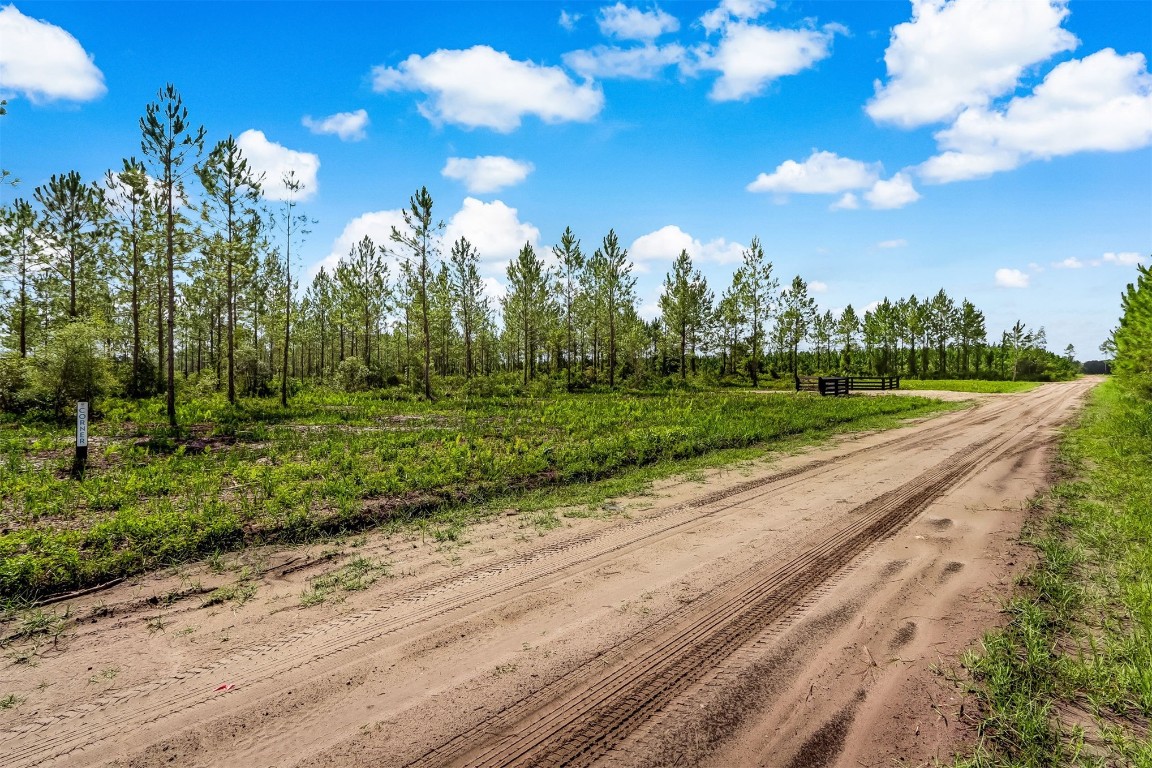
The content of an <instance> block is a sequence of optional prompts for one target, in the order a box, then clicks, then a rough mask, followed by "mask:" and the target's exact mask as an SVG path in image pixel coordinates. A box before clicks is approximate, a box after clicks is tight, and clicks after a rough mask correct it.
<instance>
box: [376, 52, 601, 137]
mask: <svg viewBox="0 0 1152 768" xmlns="http://www.w3.org/2000/svg"><path fill="white" fill-rule="evenodd" d="M372 85H373V88H374V89H375V90H376V91H377V92H381V93H382V92H386V91H419V92H421V93H424V94H426V95H427V96H428V97H429V98H428V101H425V102H424V103H422V104H420V106H419V109H420V113H421V114H422V115H424V117H426V118H428V119H429V120H430V121H432V122H433V123H437V124H440V123H453V124H456V125H461V126H464V127H466V128H491V129H493V130H496V131H500V132H502V133H507V132H510V131H513V130H515V129H516V128H518V127H519V126H520V122H521V120H522V119H523V118H524V116H525V115H535V116H537V117H538V118H540V119H541V120H543V121H544V122H546V123H561V122H567V121H578V122H586V121H589V120H591V119H592V118H594V117H595V116H596V115H597V114H599V113H600V110H601V109H602V108H603V106H604V94H603V93H602V92H601V91H600V89H599V87H598V86H597V85H596V84H595V83H590V82H585V83H582V84H577V83H575V82H573V81H572V79H571V78H569V77H568V75H567V74H566V73H565V72H564V70H562V69H560V68H559V67H549V66H543V65H540V64H535V63H533V62H531V61H517V60H516V59H513V58H511V57H510V56H509V55H508V54H507V53H504V52H503V51H496V50H493V49H492V48H490V47H488V46H486V45H477V46H473V47H472V48H468V49H466V50H438V51H436V52H434V53H431V54H429V55H427V56H419V55H416V54H412V55H411V56H409V57H408V58H407V59H405V60H404V61H402V62H400V63H399V64H398V65H396V66H395V67H384V66H378V67H375V68H373V70H372Z"/></svg>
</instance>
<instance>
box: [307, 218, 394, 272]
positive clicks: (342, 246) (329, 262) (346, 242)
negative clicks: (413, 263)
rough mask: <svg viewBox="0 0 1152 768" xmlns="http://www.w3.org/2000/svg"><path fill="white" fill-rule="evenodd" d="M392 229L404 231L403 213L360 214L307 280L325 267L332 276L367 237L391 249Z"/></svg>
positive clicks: (313, 266) (314, 266) (312, 268)
mask: <svg viewBox="0 0 1152 768" xmlns="http://www.w3.org/2000/svg"><path fill="white" fill-rule="evenodd" d="M392 227H396V228H397V229H399V230H401V231H404V214H403V212H402V211H400V210H395V211H369V212H368V213H362V214H360V215H359V216H357V217H356V218H354V219H352V220H351V221H349V222H348V223H347V224H345V225H344V231H343V232H341V233H340V236H339V237H337V238H336V240H335V241H334V242H333V243H332V248H331V250H330V251H329V253H328V255H327V256H325V257H324V258H323V259H321V260H320V261H318V262H316V263H315V264H313V265H312V266H311V267H310V268H309V269H308V270H307V272H306V277H307V279H308V280H311V279H312V278H313V277H315V276H316V273H317V272H319V271H320V267H324V268H325V269H326V270H328V273H329V274H331V273H332V272H333V271H334V270H335V269H336V265H337V264H338V263H339V262H340V259H342V258H343V257H345V256H347V255H348V251H350V250H351V249H352V247H353V246H354V245H356V243H358V242H360V241H361V240H363V239H364V238H365V237H370V238H372V242H374V243H376V245H378V246H380V247H382V248H389V247H391V245H392V240H391V238H392ZM393 276H395V269H393Z"/></svg>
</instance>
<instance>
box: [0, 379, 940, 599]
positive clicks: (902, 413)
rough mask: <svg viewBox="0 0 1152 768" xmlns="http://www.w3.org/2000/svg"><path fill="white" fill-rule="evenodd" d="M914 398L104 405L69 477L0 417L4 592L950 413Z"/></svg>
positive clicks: (55, 437) (28, 428) (57, 432)
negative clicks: (172, 420)
mask: <svg viewBox="0 0 1152 768" xmlns="http://www.w3.org/2000/svg"><path fill="white" fill-rule="evenodd" d="M945 407H948V406H945V405H943V404H941V403H938V402H935V401H930V400H927V399H923V398H917V397H899V398H896V397H880V398H877V397H852V398H819V397H815V396H808V395H800V396H796V395H764V394H756V393H750V392H731V391H726V392H713V391H707V392H701V391H682V392H681V391H678V392H673V393H667V394H643V393H639V394H621V393H612V394H604V395H600V394H578V395H564V394H562V395H550V396H548V397H547V398H546V399H544V398H528V397H508V398H503V397H500V398H463V397H446V398H443V399H441V400H438V401H435V402H427V401H423V400H416V399H412V398H410V397H408V396H406V395H396V396H394V397H391V398H390V397H388V396H381V395H380V394H379V393H377V394H371V393H358V394H343V393H336V392H329V391H325V390H310V391H305V392H302V393H301V394H300V395H298V396H297V397H295V398H294V400H293V402H292V404H291V406H290V407H288V408H282V407H280V405H279V403H278V402H277V401H276V400H275V399H267V400H245V401H243V402H242V404H240V405H239V406H236V407H230V406H228V405H227V403H226V402H225V401H224V400H223V399H222V398H220V397H215V398H198V399H192V400H189V401H186V402H183V403H181V405H180V411H179V419H180V423H181V424H185V425H190V426H188V427H186V428H184V429H183V430H182V432H181V433H180V434H179V435H176V436H173V435H171V434H170V433H169V432H168V431H167V430H166V429H165V428H164V426H163V424H164V411H163V408H164V404H163V402H162V401H161V400H159V399H155V400H147V401H126V400H108V401H105V402H104V403H103V404H102V406H101V410H102V414H101V416H100V418H99V419H98V420H95V421H94V422H93V423H92V425H91V428H90V432H89V466H88V471H87V473H86V475H85V477H84V479H83V480H82V481H75V480H72V479H70V478H69V472H68V470H69V468H70V465H71V460H72V444H73V433H72V431H71V430H70V429H68V428H61V427H58V426H55V425H49V424H45V423H19V422H6V423H0V472H2V475H3V482H2V484H0V488H2V491H0V531H2V532H0V597H3V598H7V599H13V598H30V597H35V596H40V595H45V594H49V593H53V592H60V591H64V590H68V589H74V588H79V587H84V586H88V585H93V584H98V583H101V582H103V581H106V580H109V579H112V578H115V577H118V576H123V575H127V574H132V573H136V572H140V571H142V570H145V569H148V568H153V567H157V566H163V565H171V564H176V563H179V562H182V561H186V560H188V559H191V558H195V557H197V556H203V555H205V554H209V553H212V552H218V551H224V550H230V549H236V548H240V547H243V546H246V545H249V544H255V543H269V542H294V541H306V540H311V539H314V538H316V537H323V536H328V535H333V534H338V533H341V532H346V531H352V530H357V529H363V528H366V527H370V526H373V525H380V524H402V523H404V521H412V520H420V519H422V518H423V517H424V516H426V515H428V514H430V513H432V512H434V511H436V510H439V509H444V508H446V507H459V506H465V505H469V506H470V505H478V504H482V503H485V502H491V501H493V500H497V499H503V498H509V497H515V496H517V495H518V494H524V493H526V492H531V491H537V490H539V489H542V488H560V487H566V486H569V485H572V484H581V483H586V482H590V481H596V480H602V479H604V478H612V477H615V476H619V475H620V474H622V473H626V472H628V471H630V470H634V469H635V468H637V467H651V466H653V465H659V464H664V465H666V466H667V468H668V472H669V473H671V472H673V471H675V470H676V468H677V466H678V465H677V462H682V461H683V460H686V459H691V458H693V457H700V456H703V455H708V454H710V453H712V452H717V451H728V450H732V449H746V448H750V447H768V446H771V444H772V443H773V442H774V441H779V440H781V439H783V438H787V437H790V436H797V435H812V436H816V435H820V434H826V433H829V432H835V431H844V430H850V429H854V428H864V427H873V426H877V425H878V424H879V423H880V422H881V421H883V420H885V419H887V420H889V421H892V420H893V417H914V416H918V415H921V414H924V413H928V412H930V411H933V410H939V409H941V408H945Z"/></svg>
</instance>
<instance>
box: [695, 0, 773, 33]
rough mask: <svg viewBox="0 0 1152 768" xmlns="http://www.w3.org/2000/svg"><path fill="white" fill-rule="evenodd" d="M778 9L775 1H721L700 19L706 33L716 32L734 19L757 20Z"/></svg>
mask: <svg viewBox="0 0 1152 768" xmlns="http://www.w3.org/2000/svg"><path fill="white" fill-rule="evenodd" d="M775 7H776V3H775V2H774V0H721V1H720V5H718V6H716V7H715V8H713V9H712V10H710V11H708V12H707V13H705V14H704V15H703V16H701V17H700V24H701V25H702V26H703V27H704V30H705V31H706V32H709V33H711V32H715V31H716V30H718V29H720V28H721V27H723V26H724V25H725V24H727V23H728V22H729V21H731V20H732V19H741V20H748V19H755V18H759V17H760V16H761V15H763V14H764V12H765V11H768V10H771V9H772V8H775Z"/></svg>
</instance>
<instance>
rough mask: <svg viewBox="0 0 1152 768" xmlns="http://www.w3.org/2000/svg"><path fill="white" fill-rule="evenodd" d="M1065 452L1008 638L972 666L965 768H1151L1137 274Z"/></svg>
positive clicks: (1148, 411) (1142, 340)
mask: <svg viewBox="0 0 1152 768" xmlns="http://www.w3.org/2000/svg"><path fill="white" fill-rule="evenodd" d="M1112 342H1113V345H1114V348H1115V351H1116V362H1115V370H1116V371H1117V375H1116V376H1115V377H1113V378H1112V379H1111V380H1109V381H1108V382H1106V383H1105V384H1103V385H1101V386H1100V387H1097V388H1096V390H1095V391H1094V392H1093V394H1092V396H1091V399H1090V401H1089V403H1088V405H1087V407H1086V409H1085V410H1084V412H1083V413H1082V415H1081V417H1080V419H1079V422H1078V424H1077V425H1076V426H1075V427H1073V428H1072V429H1070V430H1069V432H1068V433H1067V434H1066V436H1065V438H1064V440H1063V442H1062V445H1061V451H1060V472H1061V476H1062V478H1061V480H1060V482H1059V483H1058V484H1057V485H1056V486H1055V487H1054V488H1053V489H1052V491H1051V492H1049V493H1048V494H1046V495H1045V496H1044V497H1042V498H1041V499H1040V500H1039V502H1040V508H1041V510H1042V511H1041V514H1040V515H1039V516H1038V518H1037V520H1036V521H1035V522H1034V523H1033V525H1032V526H1031V530H1030V531H1029V541H1030V542H1031V543H1032V545H1033V546H1034V547H1035V548H1036V550H1037V553H1038V556H1039V563H1038V564H1037V565H1036V567H1035V568H1034V569H1033V570H1032V571H1031V572H1030V573H1029V574H1028V575H1027V576H1026V577H1025V579H1024V580H1023V582H1022V584H1021V588H1020V590H1019V594H1017V595H1016V596H1015V597H1013V599H1012V600H1011V602H1010V603H1009V604H1008V606H1007V612H1008V615H1009V616H1010V617H1011V619H1010V622H1009V624H1008V626H1007V627H1006V628H1005V629H1004V630H1002V631H997V632H993V633H990V634H988V635H987V636H986V637H985V638H984V641H983V646H982V648H981V649H980V650H979V651H977V652H973V653H970V654H969V655H968V657H967V658H966V659H965V660H964V665H965V666H966V667H967V669H968V671H969V674H970V677H971V681H972V683H973V685H974V691H975V692H976V695H977V696H978V698H979V699H980V701H981V703H982V705H983V712H982V714H983V720H982V722H981V724H980V733H981V740H980V743H979V745H978V748H977V750H976V753H975V754H974V755H973V756H972V757H971V759H969V760H967V761H965V762H964V763H963V764H964V765H968V766H1007V765H1011V766H1054V765H1075V766H1118V765H1131V766H1141V767H1144V766H1152V736H1150V734H1149V720H1150V718H1152V463H1150V461H1149V457H1150V456H1152V273H1150V272H1149V270H1148V269H1147V268H1146V267H1139V275H1138V280H1137V282H1136V283H1135V284H1132V285H1129V287H1128V291H1127V293H1126V294H1125V296H1124V315H1123V317H1122V319H1121V323H1120V326H1119V328H1117V329H1116V331H1115V332H1114V334H1113V339H1112Z"/></svg>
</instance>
